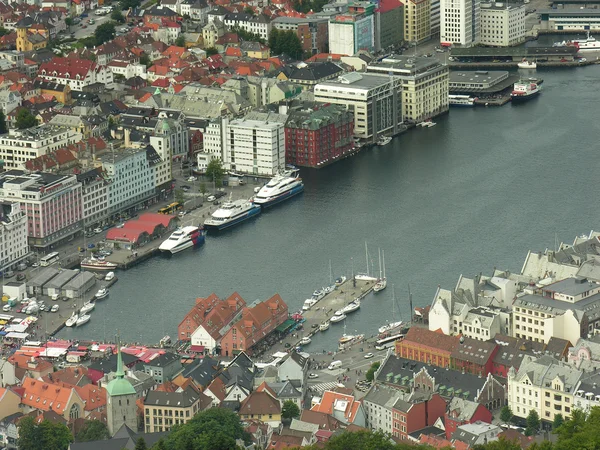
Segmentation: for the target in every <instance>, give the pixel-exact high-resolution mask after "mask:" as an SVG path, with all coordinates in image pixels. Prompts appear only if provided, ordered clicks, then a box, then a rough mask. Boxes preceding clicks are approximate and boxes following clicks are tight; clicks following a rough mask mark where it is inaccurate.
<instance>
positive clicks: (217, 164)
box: [206, 158, 225, 186]
mask: <svg viewBox="0 0 600 450" xmlns="http://www.w3.org/2000/svg"><path fill="white" fill-rule="evenodd" d="M224 176H225V169H224V168H223V163H221V160H220V159H217V158H214V159H212V160H211V161H210V162H209V163H208V166H206V177H207V178H208V179H209V180H214V181H215V186H220V185H221V182H222V181H223V177H224Z"/></svg>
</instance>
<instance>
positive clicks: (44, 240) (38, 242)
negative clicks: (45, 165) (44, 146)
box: [0, 170, 83, 248]
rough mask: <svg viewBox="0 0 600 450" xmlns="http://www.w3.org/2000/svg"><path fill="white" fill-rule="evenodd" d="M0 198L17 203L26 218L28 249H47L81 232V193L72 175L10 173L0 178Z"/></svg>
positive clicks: (78, 184)
mask: <svg viewBox="0 0 600 450" xmlns="http://www.w3.org/2000/svg"><path fill="white" fill-rule="evenodd" d="M0 198H1V199H2V200H4V201H11V202H14V201H17V202H19V204H20V206H21V209H22V210H23V211H24V212H25V213H26V214H27V227H28V230H27V235H28V237H29V245H30V246H34V247H39V248H46V247H49V246H50V245H53V244H57V243H59V242H61V241H64V240H66V239H67V238H69V237H70V236H72V235H73V234H75V233H77V232H78V231H80V230H81V228H82V225H83V220H82V219H83V207H82V189H81V183H79V182H78V181H77V177H76V176H75V175H54V174H48V173H34V174H26V173H25V172H23V171H20V170H10V171H8V172H4V173H3V174H2V175H1V176H0Z"/></svg>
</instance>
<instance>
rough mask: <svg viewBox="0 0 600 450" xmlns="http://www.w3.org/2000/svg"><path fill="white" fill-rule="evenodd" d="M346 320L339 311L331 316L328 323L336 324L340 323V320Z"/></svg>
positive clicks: (344, 315)
mask: <svg viewBox="0 0 600 450" xmlns="http://www.w3.org/2000/svg"><path fill="white" fill-rule="evenodd" d="M345 318H346V314H344V313H341V311H336V313H335V314H334V315H333V317H331V319H329V321H330V322H331V323H338V322H341V321H342V320H344V319H345Z"/></svg>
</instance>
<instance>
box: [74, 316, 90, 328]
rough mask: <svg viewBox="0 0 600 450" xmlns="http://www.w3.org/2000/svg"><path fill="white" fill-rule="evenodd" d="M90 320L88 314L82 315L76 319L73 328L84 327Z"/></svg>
mask: <svg viewBox="0 0 600 450" xmlns="http://www.w3.org/2000/svg"><path fill="white" fill-rule="evenodd" d="M91 318H92V316H90V315H89V314H84V315H83V316H79V317H78V318H77V322H76V323H75V326H78V327H79V326H81V325H85V324H86V323H88V322H89V321H90V319H91Z"/></svg>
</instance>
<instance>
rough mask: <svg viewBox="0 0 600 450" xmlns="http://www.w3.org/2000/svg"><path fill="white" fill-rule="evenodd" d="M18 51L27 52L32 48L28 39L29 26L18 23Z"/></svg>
mask: <svg viewBox="0 0 600 450" xmlns="http://www.w3.org/2000/svg"><path fill="white" fill-rule="evenodd" d="M16 28H17V51H19V52H27V51H29V50H30V49H29V48H28V45H27V44H28V41H27V28H25V27H24V26H22V25H19V24H18V23H17V27H16Z"/></svg>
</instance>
